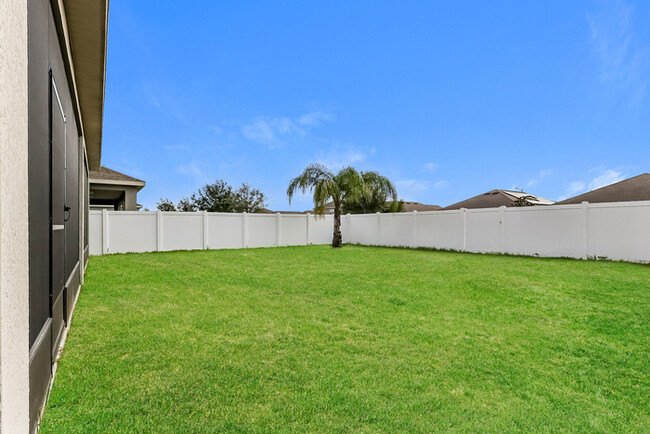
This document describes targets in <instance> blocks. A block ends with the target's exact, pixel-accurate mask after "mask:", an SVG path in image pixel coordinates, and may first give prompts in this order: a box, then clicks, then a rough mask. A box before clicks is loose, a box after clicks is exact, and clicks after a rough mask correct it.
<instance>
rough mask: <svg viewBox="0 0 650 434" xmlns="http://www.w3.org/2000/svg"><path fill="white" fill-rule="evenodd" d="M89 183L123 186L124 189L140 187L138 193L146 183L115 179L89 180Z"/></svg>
mask: <svg viewBox="0 0 650 434" xmlns="http://www.w3.org/2000/svg"><path fill="white" fill-rule="evenodd" d="M88 182H89V183H90V185H91V186H92V185H110V186H123V187H140V188H138V191H139V190H141V189H142V188H143V187H144V186H145V185H146V183H145V182H144V181H120V180H113V179H96V178H89V179H88Z"/></svg>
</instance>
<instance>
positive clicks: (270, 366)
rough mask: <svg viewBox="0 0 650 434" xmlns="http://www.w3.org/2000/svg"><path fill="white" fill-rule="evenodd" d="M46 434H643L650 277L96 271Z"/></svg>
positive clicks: (572, 263)
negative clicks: (321, 433) (144, 433)
mask: <svg viewBox="0 0 650 434" xmlns="http://www.w3.org/2000/svg"><path fill="white" fill-rule="evenodd" d="M42 430H43V432H97V431H127V432H131V431H135V432H142V431H149V432H215V431H235V432H275V431H281V432H289V431H333V432H337V431H338V432H347V431H356V432H377V431H381V432H397V431H421V432H422V431H425V432H427V431H428V432H430V431H441V430H443V431H446V430H449V431H491V432H502V431H545V432H548V431H569V430H570V431H630V432H648V431H650V267H648V266H643V265H635V264H627V263H616V262H594V261H578V260H568V259H566V260H565V259H540V258H525V257H512V256H493V255H475V254H464V253H450V252H434V251H424V250H408V249H389V248H372V247H357V246H345V247H344V248H342V249H332V248H330V247H327V246H310V247H287V248H269V249H250V250H222V251H196V252H173V253H152V254H129V255H111V256H102V257H93V258H92V259H91V261H90V264H89V266H88V273H87V278H86V284H85V286H84V288H83V290H82V292H81V296H80V299H79V302H78V305H77V310H76V312H75V314H74V318H73V321H72V327H71V330H70V333H69V336H68V341H67V344H66V347H65V350H64V353H63V357H62V359H61V362H60V364H59V368H58V372H57V375H56V381H55V384H54V388H53V391H52V394H51V396H50V400H49V404H48V407H47V410H46V412H45V417H44V420H43V423H42Z"/></svg>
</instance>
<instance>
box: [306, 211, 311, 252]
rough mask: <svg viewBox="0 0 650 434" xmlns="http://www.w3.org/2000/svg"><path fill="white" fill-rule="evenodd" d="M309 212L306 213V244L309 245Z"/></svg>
mask: <svg viewBox="0 0 650 434" xmlns="http://www.w3.org/2000/svg"><path fill="white" fill-rule="evenodd" d="M310 215H311V214H309V213H307V234H306V235H307V245H309V216H310Z"/></svg>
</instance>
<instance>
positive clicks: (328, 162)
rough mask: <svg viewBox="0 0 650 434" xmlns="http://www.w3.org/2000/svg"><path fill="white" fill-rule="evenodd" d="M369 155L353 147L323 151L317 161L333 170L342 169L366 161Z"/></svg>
mask: <svg viewBox="0 0 650 434" xmlns="http://www.w3.org/2000/svg"><path fill="white" fill-rule="evenodd" d="M366 158H367V154H366V153H365V152H363V151H361V150H359V149H355V148H353V147H350V148H347V149H343V148H340V147H336V148H333V149H328V150H321V151H318V152H317V153H316V157H315V161H316V162H317V163H320V164H323V165H325V166H327V167H328V168H330V169H332V170H336V169H340V168H342V167H345V166H353V165H354V164H358V163H361V162H363V161H365V160H366Z"/></svg>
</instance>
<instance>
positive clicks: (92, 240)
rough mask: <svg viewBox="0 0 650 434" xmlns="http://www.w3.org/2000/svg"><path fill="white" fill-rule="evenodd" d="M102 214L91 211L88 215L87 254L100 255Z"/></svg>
mask: <svg viewBox="0 0 650 434" xmlns="http://www.w3.org/2000/svg"><path fill="white" fill-rule="evenodd" d="M102 229H103V226H102V212H101V211H97V210H92V211H90V212H89V213H88V254H90V255H101V254H102Z"/></svg>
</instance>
